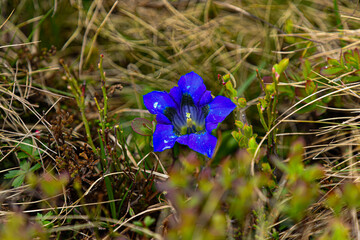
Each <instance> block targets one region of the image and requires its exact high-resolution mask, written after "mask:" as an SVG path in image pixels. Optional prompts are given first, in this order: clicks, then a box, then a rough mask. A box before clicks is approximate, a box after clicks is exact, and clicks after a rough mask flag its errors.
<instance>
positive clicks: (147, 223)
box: [144, 216, 155, 227]
mask: <svg viewBox="0 0 360 240" xmlns="http://www.w3.org/2000/svg"><path fill="white" fill-rule="evenodd" d="M154 222H155V219H154V218H152V217H150V216H146V217H145V219H144V223H145V226H146V227H150V226H151V225H152V224H153V223H154Z"/></svg>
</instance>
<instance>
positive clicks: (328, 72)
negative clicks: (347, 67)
mask: <svg viewBox="0 0 360 240" xmlns="http://www.w3.org/2000/svg"><path fill="white" fill-rule="evenodd" d="M343 70H344V68H342V67H329V66H326V67H324V68H322V69H321V71H320V73H321V74H323V75H335V74H337V73H340V72H341V71H343Z"/></svg>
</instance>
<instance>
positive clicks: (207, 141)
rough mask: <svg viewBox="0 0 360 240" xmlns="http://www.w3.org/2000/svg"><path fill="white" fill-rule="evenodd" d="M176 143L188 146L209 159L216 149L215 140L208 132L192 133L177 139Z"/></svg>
mask: <svg viewBox="0 0 360 240" xmlns="http://www.w3.org/2000/svg"><path fill="white" fill-rule="evenodd" d="M177 142H178V143H180V144H184V145H188V146H189V148H191V149H192V150H194V151H196V152H198V153H201V154H204V155H207V156H208V157H209V158H211V157H212V155H213V153H214V149H215V147H216V143H217V138H216V137H214V136H213V135H211V134H209V133H208V132H204V133H202V134H198V133H192V134H190V135H184V136H181V137H179V138H178V139H177Z"/></svg>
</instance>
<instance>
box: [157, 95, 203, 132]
mask: <svg viewBox="0 0 360 240" xmlns="http://www.w3.org/2000/svg"><path fill="white" fill-rule="evenodd" d="M208 113H209V106H208V105H204V106H202V107H198V106H196V105H195V104H194V100H193V99H192V97H191V96H190V95H189V94H183V95H182V98H181V104H180V108H179V109H175V108H172V107H168V108H166V109H165V111H164V115H165V116H166V117H167V118H168V119H169V120H170V121H171V123H172V125H173V126H174V132H175V134H176V135H177V136H182V135H186V134H191V133H202V132H203V131H205V118H206V116H207V114H208Z"/></svg>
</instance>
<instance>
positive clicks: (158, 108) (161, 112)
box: [144, 72, 236, 157]
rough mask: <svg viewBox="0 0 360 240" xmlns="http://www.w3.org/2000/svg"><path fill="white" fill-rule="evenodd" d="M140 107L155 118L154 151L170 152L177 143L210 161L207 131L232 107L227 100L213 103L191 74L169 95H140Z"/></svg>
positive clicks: (211, 147) (210, 139)
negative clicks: (208, 158)
mask: <svg viewBox="0 0 360 240" xmlns="http://www.w3.org/2000/svg"><path fill="white" fill-rule="evenodd" d="M144 104H145V106H146V108H147V109H148V110H149V112H150V113H152V114H156V121H157V125H156V129H155V132H154V135H153V145H154V151H156V152H161V151H163V150H165V149H168V148H172V147H173V146H174V144H175V142H178V143H180V144H184V145H187V146H189V147H190V148H191V149H192V150H194V151H197V152H199V153H201V154H204V155H207V156H208V157H212V155H213V152H214V149H215V147H216V142H217V138H216V137H214V136H213V135H211V131H212V130H214V129H216V128H217V126H218V124H219V123H220V122H222V121H223V120H224V119H225V118H226V116H227V115H229V114H230V113H231V112H232V111H233V110H234V109H235V107H236V105H235V104H234V103H233V102H232V101H231V100H230V99H229V98H226V97H223V96H217V97H215V98H214V99H213V98H212V96H211V92H210V91H207V90H206V87H205V85H204V83H203V80H202V78H201V77H200V76H199V75H198V74H196V73H194V72H190V73H188V74H186V75H184V76H181V78H180V80H179V82H178V87H173V88H172V89H171V90H170V93H167V92H165V91H163V92H160V91H153V92H150V93H148V94H146V95H144Z"/></svg>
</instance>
